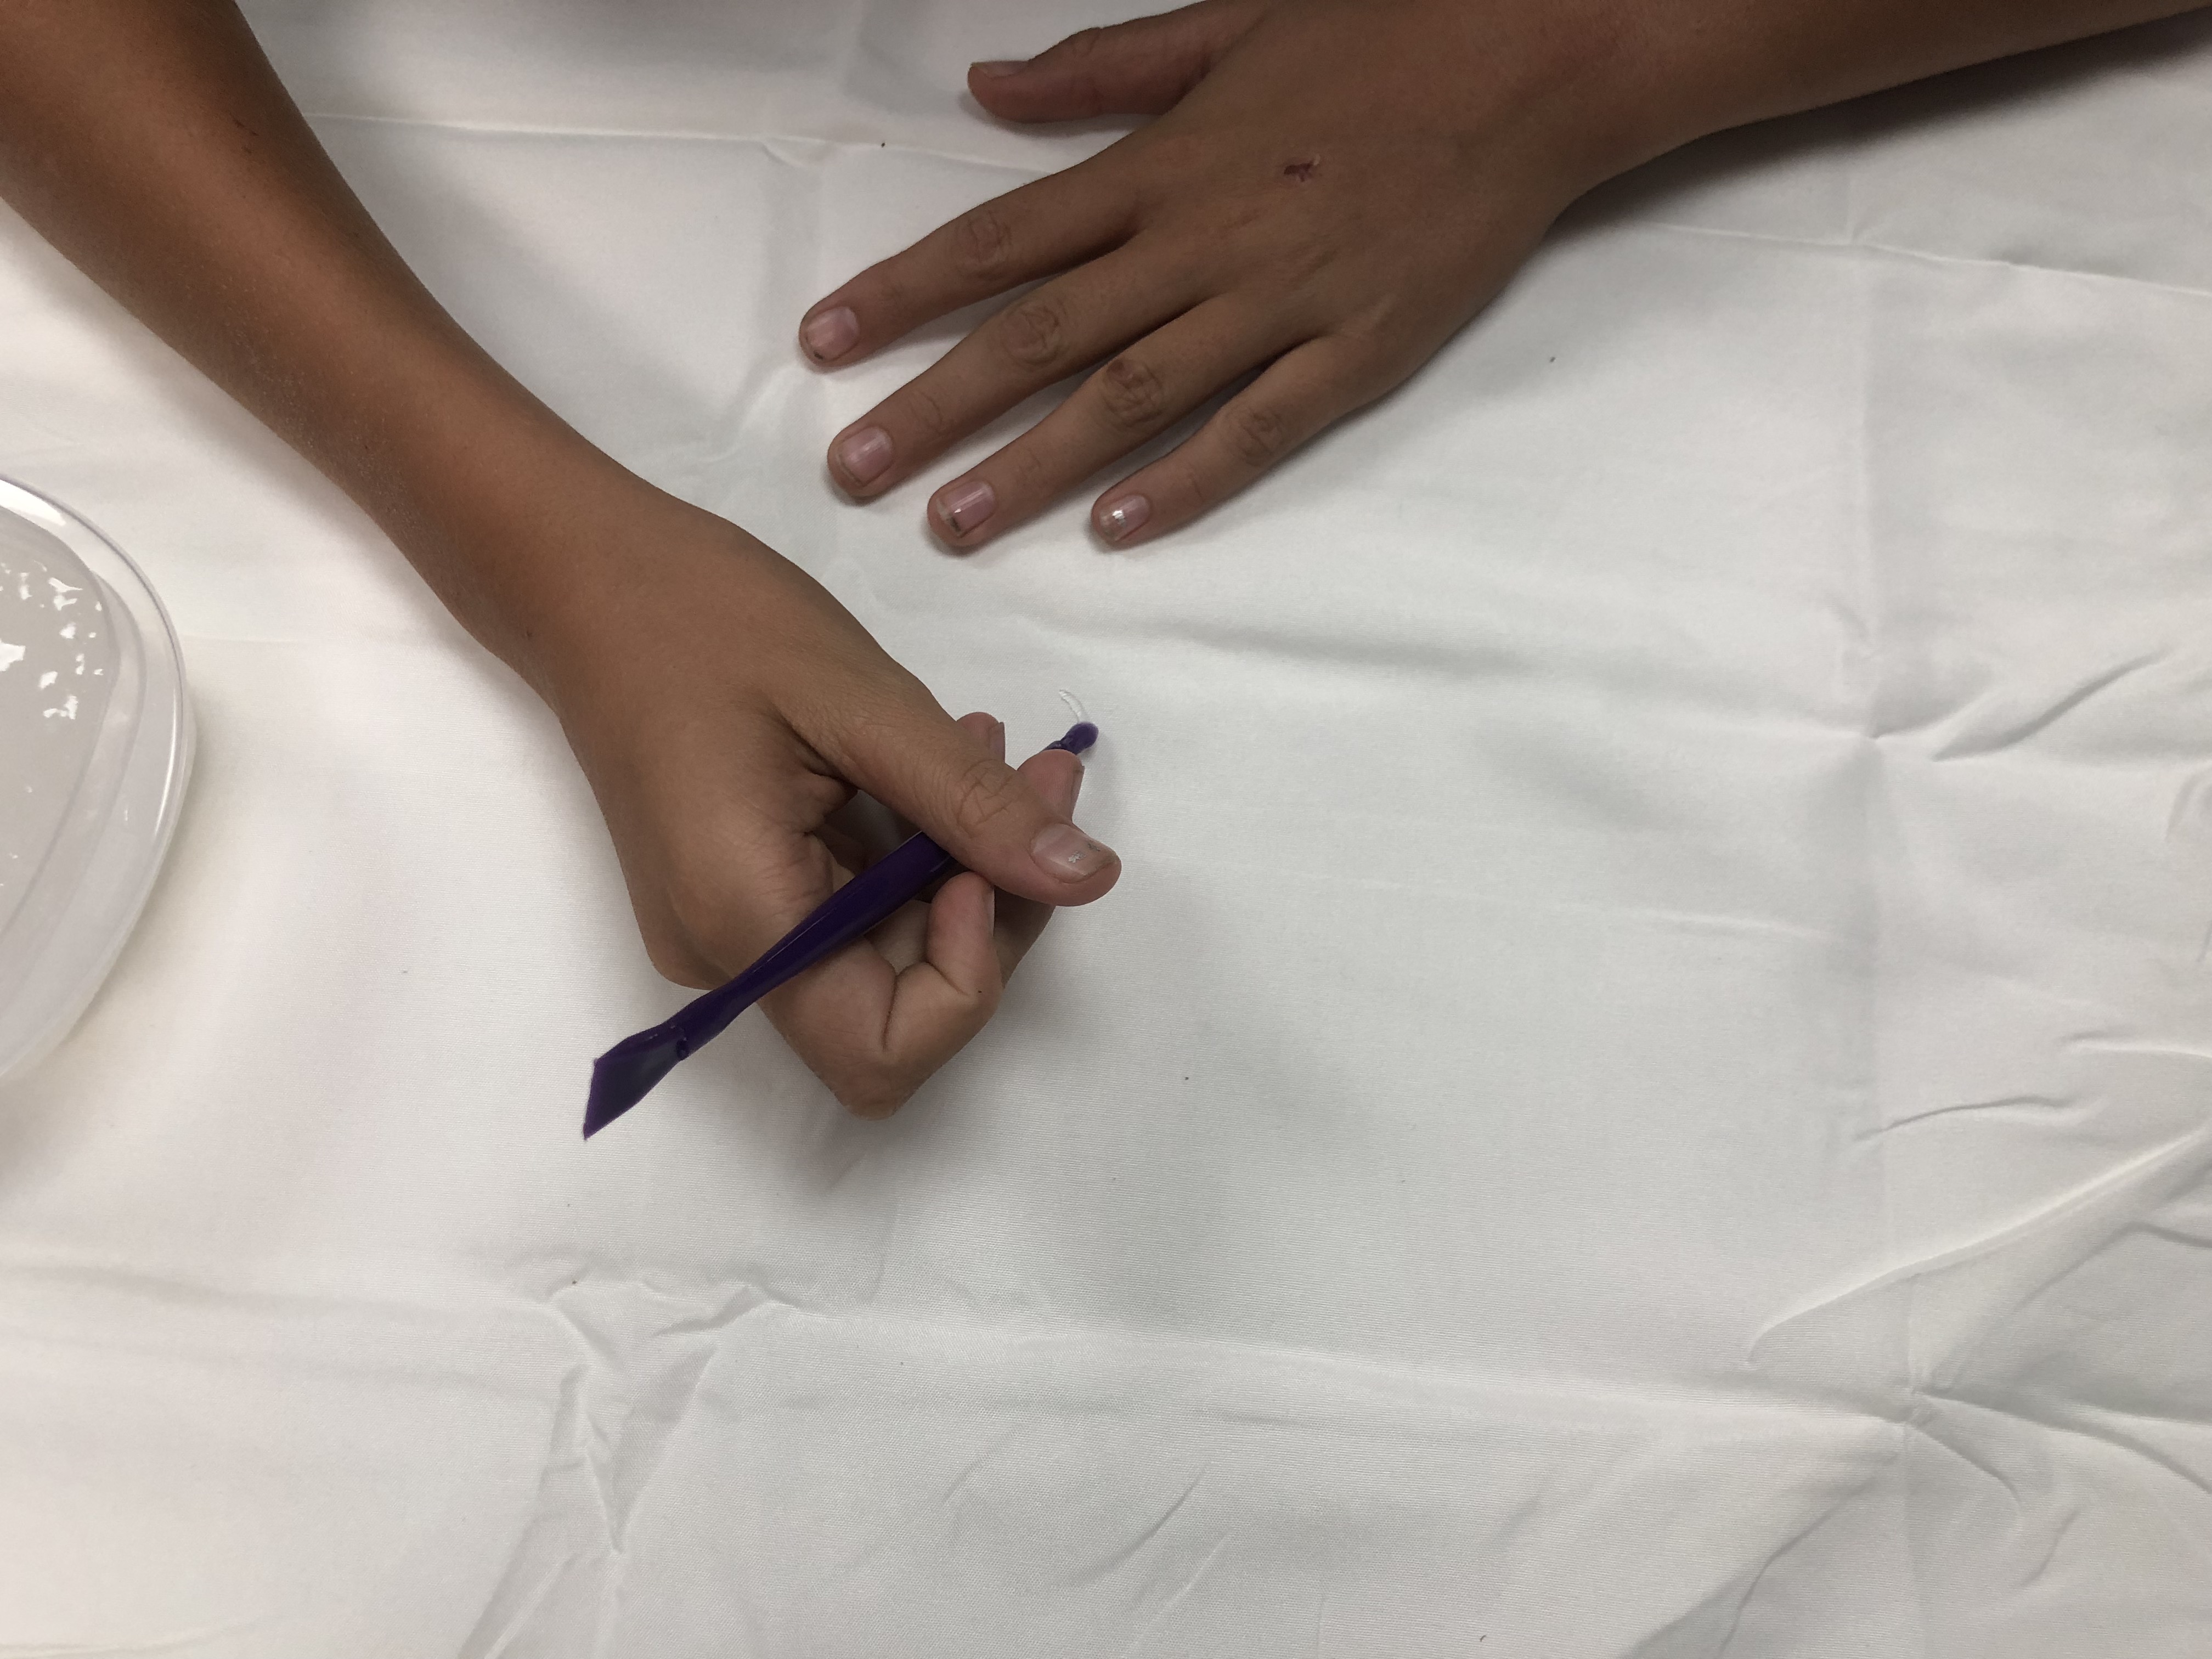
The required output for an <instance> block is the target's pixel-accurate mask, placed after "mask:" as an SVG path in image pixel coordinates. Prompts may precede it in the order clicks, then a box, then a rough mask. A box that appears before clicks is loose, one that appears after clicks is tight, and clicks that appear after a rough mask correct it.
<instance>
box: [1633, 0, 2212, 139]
mask: <svg viewBox="0 0 2212 1659" xmlns="http://www.w3.org/2000/svg"><path fill="white" fill-rule="evenodd" d="M1601 3H1605V4H1607V5H1608V6H1609V7H1610V8H1611V9H1612V12H1613V24H1612V27H1610V28H1609V29H1608V30H1607V32H1606V33H1607V34H1608V36H1609V37H1610V38H1611V39H1612V40H1613V42H1614V43H1615V46H1614V51H1613V61H1614V63H1615V64H1616V65H1617V66H1618V67H1619V69H1620V72H1621V74H1622V76H1624V77H1625V79H1626V88H1624V90H1625V94H1626V95H1625V98H1624V100H1623V102H1624V104H1625V106H1630V107H1633V108H1634V109H1636V110H1637V111H1638V112H1639V115H1638V119H1637V121H1636V123H1635V125H1634V128H1633V130H1632V131H1630V132H1628V133H1626V134H1625V135H1624V137H1625V139H1626V148H1625V152H1624V154H1623V155H1622V157H1621V160H1622V161H1625V162H1627V163H1629V164H1633V163H1634V162H1636V161H1644V160H1648V159H1650V156H1652V155H1656V154H1659V153H1660V152H1662V151H1663V150H1666V149H1672V148H1674V146H1675V145H1677V144H1680V143H1686V142H1688V141H1689V140H1690V139H1692V138H1696V137H1703V136H1704V135H1705V134H1706V133H1710V132H1716V131H1721V130H1722V129H1723V128H1727V127H1733V126H1741V125H1745V124H1746V123H1748V122H1752V121H1759V120H1765V119H1766V118H1770V117H1773V116H1778V115H1789V114H1794V113H1796V112H1799V111H1802V110H1808V109H1814V108H1818V107H1820V106H1823V105H1826V104H1833V103H1840V102H1842V101H1843V100H1845V99H1848V98H1856V97H1858V96H1860V95H1861V94H1865V93H1869V92H1876V91H1879V90H1881V89H1882V88H1887V87H1893V86H1901V85H1903V84H1904V83H1905V82H1909V81H1917V80H1921V79H1923V78H1925V77H1927V76H1932V75H1941V74H1943V73H1945V72H1946V71H1948V70H1955V69H1963V68H1965V67H1966V65H1968V64H1978V63H1985V62H1988V61H1990V60H1991V59H1994V58H2005V57H2009V56H2012V55H2013V54H2015V53H2018V52H2033V51H2035V50H2037V49H2038V48H2039V47H2043V46H2057V45H2058V44H2060V43H2061V42H2063V41H2067V40H2082V39H2086V38H2087V37H2088V36H2090V35H2093V34H2102V33H2107V32H2109V31H2111V30H2113V29H2118V28H2124V27H2128V26H2130V24H2136V23H2147V22H2149V21H2153V20H2154V19H2157V18H2161V17H2172V16H2178V15H2180V14H2181V13H2183V12H2187V11H2193V10H2196V9H2197V7H2198V6H2199V5H2200V4H2202V3H2203V0H1601Z"/></svg>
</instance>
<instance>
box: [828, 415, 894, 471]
mask: <svg viewBox="0 0 2212 1659" xmlns="http://www.w3.org/2000/svg"><path fill="white" fill-rule="evenodd" d="M890 464H891V435H890V433H888V432H886V431H884V429H883V428H881V427H879V426H864V427H862V428H860V430H859V431H858V432H848V433H847V434H846V435H844V436H843V437H842V438H840V439H838V440H837V465H839V466H841V467H842V468H843V469H844V471H845V476H846V477H848V478H850V479H851V480H852V481H853V482H854V483H856V484H864V483H873V482H874V481H875V480H876V479H878V478H880V477H883V475H884V468H885V467H887V466H889V465H890Z"/></svg>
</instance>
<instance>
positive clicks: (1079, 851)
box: [1030, 823, 1114, 881]
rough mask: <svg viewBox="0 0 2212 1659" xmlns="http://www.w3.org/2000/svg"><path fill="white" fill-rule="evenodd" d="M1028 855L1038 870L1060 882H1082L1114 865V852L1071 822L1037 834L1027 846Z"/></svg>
mask: <svg viewBox="0 0 2212 1659" xmlns="http://www.w3.org/2000/svg"><path fill="white" fill-rule="evenodd" d="M1030 857H1031V858H1033V859H1035V860H1036V861H1037V865H1038V866H1039V867H1040V868H1041V869H1043V870H1046V871H1048V872H1050V873H1051V874H1053V875H1055V876H1057V877H1059V878H1060V880H1062V881H1081V880H1082V879H1083V878H1085V876H1089V875H1095V874H1096V873H1097V872H1099V871H1101V870H1103V869H1104V868H1105V867H1106V866H1108V865H1109V864H1111V863H1113V862H1114V849H1113V848H1110V847H1109V846H1107V845H1106V844H1105V843H1104V842H1096V841H1093V840H1091V837H1090V836H1086V835H1085V834H1084V833H1083V831H1081V830H1080V829H1077V828H1076V827H1075V826H1074V825H1073V824H1072V823H1055V824H1054V825H1053V826H1052V828H1050V829H1045V830H1041V831H1039V832H1038V835H1037V838H1036V840H1035V841H1034V842H1030Z"/></svg>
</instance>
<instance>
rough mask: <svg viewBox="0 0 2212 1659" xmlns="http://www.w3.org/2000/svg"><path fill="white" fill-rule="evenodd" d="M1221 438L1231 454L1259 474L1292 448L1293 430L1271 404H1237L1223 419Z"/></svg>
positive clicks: (1280, 412) (1233, 405) (1279, 411)
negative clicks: (1286, 450) (1287, 449)
mask: <svg viewBox="0 0 2212 1659" xmlns="http://www.w3.org/2000/svg"><path fill="white" fill-rule="evenodd" d="M1221 435H1222V439H1223V441H1225V443H1226V444H1227V445H1228V446H1229V453H1231V454H1232V455H1234V456H1235V457H1236V458H1237V459H1238V460H1240V461H1242V462H1243V464H1244V465H1246V466H1248V467H1250V468H1252V469H1254V470H1255V471H1257V470H1258V469H1259V468H1261V467H1263V466H1266V465H1268V464H1269V463H1270V462H1272V461H1273V460H1274V459H1275V458H1276V457H1277V456H1279V455H1280V454H1281V453H1283V451H1284V450H1285V449H1286V448H1288V447H1290V441H1291V428H1290V423H1289V422H1287V421H1285V419H1284V418H1283V415H1282V411H1281V410H1278V409H1276V408H1274V407H1273V406H1272V405H1271V404H1261V403H1249V404H1231V406H1230V408H1229V409H1228V410H1227V411H1226V412H1225V415H1224V416H1223V419H1222V434H1221Z"/></svg>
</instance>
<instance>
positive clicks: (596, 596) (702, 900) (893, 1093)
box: [517, 493, 1121, 1117]
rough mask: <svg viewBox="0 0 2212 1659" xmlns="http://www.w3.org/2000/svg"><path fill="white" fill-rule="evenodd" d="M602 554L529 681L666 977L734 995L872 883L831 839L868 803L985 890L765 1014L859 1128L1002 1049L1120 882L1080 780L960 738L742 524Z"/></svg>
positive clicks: (1070, 772) (893, 934) (639, 516)
mask: <svg viewBox="0 0 2212 1659" xmlns="http://www.w3.org/2000/svg"><path fill="white" fill-rule="evenodd" d="M579 528H580V529H581V530H582V531H583V532H584V533H585V534H586V535H588V534H590V533H592V532H591V527H590V526H580V527H579ZM599 540H600V542H601V543H602V544H604V545H605V554H603V555H602V556H600V557H601V562H600V563H599V569H600V571H601V574H602V575H603V578H604V579H603V580H592V581H585V582H563V583H561V584H558V586H560V587H561V588H562V590H564V592H566V593H567V594H568V598H567V599H564V600H563V601H562V604H561V605H560V606H559V607H558V608H557V609H553V610H548V611H541V613H540V615H539V616H538V618H537V619H536V621H537V625H536V626H535V627H533V628H532V629H530V630H529V631H528V637H529V639H530V641H531V643H530V645H529V647H527V655H528V660H527V661H525V662H520V663H518V664H517V666H518V667H519V668H520V669H521V670H522V671H523V672H524V673H525V674H526V677H528V678H530V679H532V682H533V683H534V684H537V685H538V689H539V690H540V691H541V692H542V693H544V696H546V698H547V701H548V702H550V703H551V704H552V706H553V708H554V709H555V711H556V713H557V714H559V715H560V717H561V721H562V726H563V727H564V728H565V729H566V730H567V732H568V740H569V743H570V744H571V745H572V746H573V747H574V750H575V752H576V757H577V759H578V760H579V761H580V762H581V763H582V764H583V768H584V771H585V774H586V776H588V777H589V779H590V780H591V784H592V789H593V791H594V793H596V794H597V796H598V798H599V807H600V810H601V811H602V812H603V813H604V814H605V817H606V821H607V827H608V829H610V830H611V831H612V833H613V836H614V842H615V848H616V851H617V854H619V855H620V857H621V860H622V867H623V876H624V878H625V879H626V880H627V882H628V884H629V896H630V903H631V905H632V907H633V908H634V909H635V912H636V915H637V922H638V927H639V930H640V932H641V933H643V935H644V938H645V945H646V949H647V952H648V954H649V955H650V956H651V957H652V959H653V965H654V966H655V967H656V968H658V969H659V970H660V971H661V972H662V973H663V974H665V975H667V976H668V977H669V978H670V979H672V980H674V981H677V982H678V983H679V984H683V985H689V986H696V987H708V986H712V985H719V984H720V983H722V982H723V981H726V980H727V979H729V978H731V977H732V976H733V975H735V974H736V973H738V970H739V969H743V968H744V966H745V965H746V964H747V963H750V962H751V961H752V960H753V958H754V957H757V956H759V955H760V953H761V952H762V951H764V950H766V949H767V948H768V947H769V945H773V944H774V943H775V941H776V940H777V939H780V938H781V937H782V935H783V934H784V933H787V931H789V929H790V928H791V927H793V924H795V923H796V922H798V921H799V920H800V919H801V918H803V917H804V916H805V915H806V914H807V912H808V911H810V910H811V909H812V908H814V907H815V906H816V905H817V904H819V903H820V902H822V901H823V899H825V898H827V897H828V896H829V894H830V893H831V892H832V891H833V890H835V889H836V887H838V886H839V885H841V884H842V883H843V882H844V881H845V880H847V879H848V878H850V877H851V875H852V874H854V873H855V872H856V869H857V867H858V866H860V863H861V862H862V859H861V857H860V854H859V853H858V849H857V848H856V847H855V845H854V842H853V841H852V840H851V839H850V838H849V837H848V836H842V835H840V834H839V833H838V830H837V828H836V825H835V824H834V823H833V822H832V815H833V814H835V813H836V812H837V811H838V809H839V808H841V807H842V806H843V805H845V804H846V803H847V802H848V800H850V799H852V797H853V795H854V792H855V791H856V790H865V791H866V792H867V793H869V794H871V795H873V796H874V797H875V798H876V799H878V800H879V801H881V802H882V803H883V804H884V805H886V806H888V807H890V809H891V810H892V811H895V812H896V813H897V814H899V815H900V816H902V817H904V818H906V819H907V820H908V821H909V822H911V823H914V824H915V825H917V826H918V827H920V828H921V829H924V830H926V831H927V832H928V834H929V835H930V836H932V837H933V838H934V839H935V840H936V841H937V842H939V844H941V845H942V846H943V847H945V849H946V850H947V851H949V852H951V854H953V855H954V856H955V857H957V859H958V860H960V862H961V863H962V864H963V865H964V866H967V869H968V871H969V872H974V873H963V874H960V875H957V876H955V877H954V878H952V879H951V880H950V881H948V882H946V883H945V884H944V885H943V887H941V888H940V889H939V890H938V893H937V895H936V897H935V899H934V900H933V902H930V903H929V904H928V905H927V911H926V915H925V913H924V911H923V908H922V907H920V906H909V907H908V910H907V912H905V913H902V916H900V917H896V918H894V919H893V921H891V922H890V923H887V924H886V925H885V927H884V928H883V929H880V930H878V933H877V935H876V936H875V938H873V939H866V940H862V941H860V942H859V943H857V944H854V945H850V946H848V947H847V948H846V949H845V950H844V951H841V952H839V953H838V954H837V955H836V956H835V957H830V958H829V960H827V961H825V962H823V963H821V964H819V965H818V966H817V967H815V968H812V969H809V970H808V971H807V972H806V973H804V974H802V975H799V977H798V978H797V979H794V980H793V981H791V982H790V983H789V984H787V985H786V986H784V987H782V988H781V990H779V991H776V992H775V993H774V994H771V995H770V996H769V997H768V998H767V999H766V1000H765V1001H764V1003H763V1006H764V1007H765V1009H766V1010H767V1012H768V1016H769V1018H770V1019H771V1020H773V1021H774V1022H775V1026H776V1029H777V1030H780V1031H781V1032H782V1034H783V1036H784V1037H785V1039H786V1040H787V1042H789V1043H790V1044H791V1046H792V1048H793V1049H794V1050H796V1051H797V1053H798V1054H799V1057H800V1058H801V1059H802V1060H805V1062H806V1063H807V1065H809V1066H811V1067H812V1068H813V1070H814V1072H815V1073H816V1075H817V1076H818V1077H819V1078H821V1079H822V1080H823V1082H824V1083H825V1084H827V1085H829V1088H830V1090H831V1091H832V1092H834V1093H835V1094H836V1097H837V1098H838V1099H839V1100H841V1101H842V1102H843V1103H845V1105H846V1106H847V1107H848V1108H849V1109H852V1110H853V1111H854V1112H856V1113H858V1114H860V1115H863V1116H868V1117H880V1116H885V1115H889V1114H890V1113H891V1112H893V1111H895V1110H896V1109H897V1108H898V1107H899V1106H900V1105H901V1104H902V1103H903V1102H904V1101H905V1100H906V1099H907V1097H908V1096H909V1095H911V1094H912V1093H913V1092H914V1091H915V1089H916V1088H917V1087H919V1086H920V1085H921V1083H922V1082H923V1081H924V1079H927V1077H928V1076H929V1075H930V1073H933V1072H934V1071H935V1070H936V1069H937V1068H938V1067H939V1066H942V1065H943V1064H944V1063H945V1061H946V1060H949V1059H951V1057H952V1055H953V1054H956V1053H957V1052H958V1051H959V1049H960V1048H962V1046H963V1045H964V1044H965V1043H966V1042H968V1040H969V1038H970V1037H972V1036H975V1033H976V1032H977V1031H979V1030H981V1029H982V1027H983V1025H984V1024H985V1022H987V1020H988V1019H989V1018H990V1017H991V1015H992V1013H993V1012H994V1010H995V1009H996V1008H997V1006H998V1003H999V997H1000V991H1001V990H1002V989H1003V987H1004V986H1005V983H1006V975H1008V974H1010V973H1011V972H1012V970H1013V968H1014V965H1015V964H1016V963H1018V962H1019V961H1020V960H1021V958H1022V955H1023V953H1024V951H1027V950H1028V949H1029V947H1030V944H1031V943H1033V942H1034V941H1035V939H1036V936H1037V934H1038V933H1039V932H1040V931H1041V930H1042V927H1043V926H1044V923H1045V921H1046V920H1047V918H1048V916H1049V915H1050V914H1051V911H1052V908H1054V907H1055V906H1058V905H1063V904H1086V903H1088V902H1091V900H1092V899H1095V898H1097V897H1098V896H1100V895H1102V894H1103V893H1104V892H1105V891H1106V890H1108V889H1109V888H1110V887H1111V886H1112V885H1113V884H1114V882H1115V878H1116V877H1117V876H1118V875H1119V874H1120V873H1121V865H1120V861H1119V860H1117V859H1116V858H1115V854H1113V852H1112V851H1111V850H1110V849H1109V848H1106V847H1104V846H1103V845H1102V844H1101V843H1099V842H1097V841H1095V840H1092V839H1091V837H1090V836H1086V835H1085V834H1084V833H1083V832H1082V831H1081V830H1079V829H1077V828H1076V826H1075V824H1074V823H1073V821H1072V814H1073V811H1074V807H1075V799H1076V794H1077V792H1078V791H1079V788H1080V787H1081V784H1082V779H1083V765H1082V763H1081V762H1080V761H1079V760H1078V759H1077V758H1076V757H1074V756H1073V755H1070V754H1066V753H1064V752H1062V751H1060V750H1048V751H1047V752H1045V753H1043V754H1040V755H1037V756H1036V757H1032V758H1031V759H1030V760H1029V761H1027V762H1026V763H1024V764H1023V765H1022V766H1021V767H1020V768H1019V769H1014V768H1012V767H1009V766H1007V765H1006V762H1005V758H1004V754H1005V735H1006V734H1005V728H1004V727H1003V726H1000V725H999V723H998V722H997V721H995V720H993V719H992V718H991V717H990V716H988V715H987V714H971V715H969V716H967V717H966V718H964V719H963V720H953V719H952V718H951V716H950V715H948V714H946V713H945V710H944V709H943V708H939V705H938V703H937V702H936V700H935V699H934V698H933V697H932V696H930V694H929V692H928V691H927V689H925V688H924V687H923V685H922V684H921V682H920V681H919V680H917V679H915V678H914V676H913V675H911V674H909V673H908V672H907V671H905V670H904V669H902V668H901V667H900V666H899V665H897V664H896V663H895V662H893V661H892V660H891V659H890V657H889V656H887V655H886V654H885V653H884V651H883V649H882V647H879V646H878V645H877V644H876V642H875V641H874V640H872V638H870V637H869V635H868V634H867V632H866V629H863V628H862V627H861V626H860V623H858V622H856V621H855V620H854V618H853V617H852V615H851V614H850V613H849V612H848V611H846V610H845V609H844V608H843V607H842V605H839V604H838V603H837V602H836V599H832V598H831V597H830V596H829V593H828V592H825V591H824V590H823V588H822V586H820V584H818V583H817V582H816V581H815V580H813V579H812V578H811V577H810V576H808V575H807V574H805V572H803V571H801V570H799V568H797V567H796V566H794V565H793V564H792V563H791V562H789V561H787V560H786V559H784V558H782V557H781V556H778V555H777V554H776V553H775V552H774V551H773V550H770V549H769V548H768V547H766V546H764V545H763V544H761V543H760V542H758V541H757V540H755V539H754V538H752V537H751V536H750V535H748V534H746V533H745V532H744V531H743V530H740V529H738V527H737V526H734V525H732V524H729V523H726V522H725V521H724V520H720V519H717V518H714V517H713V516H712V515H711V514H708V513H702V512H700V511H698V510H697V509H696V508H693V507H688V506H685V505H684V504H683V503H682V502H679V501H674V500H672V499H671V498H670V497H667V496H665V495H658V494H657V493H655V494H652V495H649V497H648V498H647V501H646V502H645V503H644V504H643V506H642V510H641V504H640V503H639V502H637V501H629V502H628V503H627V504H626V505H625V507H624V508H623V511H622V512H620V513H616V514H611V515H610V516H609V518H608V520H607V522H606V524H605V528H604V529H603V530H601V531H600V532H599ZM610 556H611V557H610Z"/></svg>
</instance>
